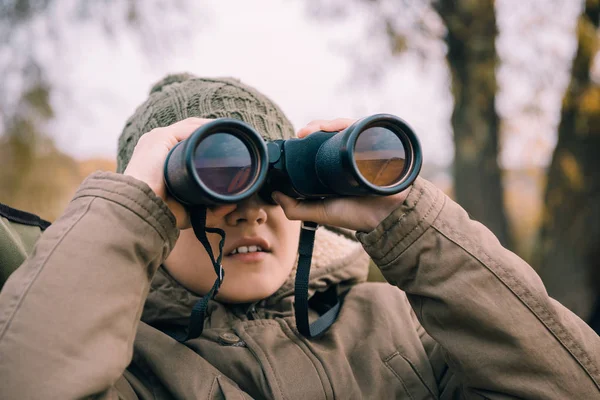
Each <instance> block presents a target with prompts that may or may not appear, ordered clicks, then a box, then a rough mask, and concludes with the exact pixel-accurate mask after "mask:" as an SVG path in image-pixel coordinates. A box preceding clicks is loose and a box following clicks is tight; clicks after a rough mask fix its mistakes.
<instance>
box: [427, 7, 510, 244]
mask: <svg viewBox="0 0 600 400" xmlns="http://www.w3.org/2000/svg"><path fill="white" fill-rule="evenodd" d="M433 6H434V8H435V9H436V10H437V12H438V13H439V15H440V17H441V18H442V20H443V21H444V24H445V25H446V29H447V32H446V36H445V41H446V44H447V46H448V52H447V55H446V59H447V61H448V66H449V68H450V71H451V75H452V94H453V97H454V110H453V113H452V128H453V131H454V146H455V153H454V190H455V196H456V200H457V201H458V203H460V204H461V205H462V206H463V207H464V208H465V210H467V212H468V213H469V214H470V215H471V216H472V217H473V218H474V219H476V220H478V221H480V222H482V223H483V224H484V225H486V226H487V227H488V228H489V229H490V230H491V231H493V232H494V233H495V234H496V236H497V237H498V239H499V240H500V242H501V243H502V244H503V245H505V246H508V247H511V246H512V239H511V231H510V229H509V226H508V220H507V218H506V213H505V208H504V198H503V186H502V176H501V172H500V167H499V165H498V136H499V118H498V114H497V112H496V105H495V97H496V91H497V84H496V66H497V63H498V57H497V55H496V44H495V41H496V36H497V33H498V29H497V26H496V17H495V10H494V0H481V1H471V0H438V1H436V2H434V3H433Z"/></svg>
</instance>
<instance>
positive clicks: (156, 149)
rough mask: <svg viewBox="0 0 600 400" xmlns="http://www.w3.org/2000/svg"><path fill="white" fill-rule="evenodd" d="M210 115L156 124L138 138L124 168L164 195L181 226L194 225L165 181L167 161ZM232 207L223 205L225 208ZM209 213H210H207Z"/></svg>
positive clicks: (159, 195)
mask: <svg viewBox="0 0 600 400" xmlns="http://www.w3.org/2000/svg"><path fill="white" fill-rule="evenodd" d="M210 121H212V120H210V119H203V118H187V119H184V120H182V121H179V122H177V123H174V124H173V125H169V126H167V127H164V128H156V129H153V130H151V131H150V132H148V133H146V134H144V135H143V136H142V137H141V138H140V140H139V141H138V143H137V145H136V146H135V149H134V151H133V155H132V156H131V160H130V161H129V164H128V165H127V168H126V169H125V172H123V174H124V175H129V176H133V177H134V178H136V179H139V180H141V181H143V182H146V183H147V184H148V186H150V188H151V189H152V190H153V191H154V193H156V195H157V196H158V197H160V198H162V199H163V200H164V201H165V202H166V203H167V206H169V209H170V210H171V212H173V215H175V218H176V219H177V227H178V228H180V229H185V228H189V227H190V219H189V215H188V213H187V211H186V209H185V208H184V207H183V205H181V204H180V203H179V202H177V201H176V200H175V199H173V198H172V197H171V196H170V195H169V193H168V192H167V187H166V186H165V181H164V175H163V171H164V164H165V160H166V159H167V155H168V154H169V151H170V150H171V149H172V148H173V147H174V146H175V145H176V144H177V143H179V142H181V141H182V140H185V139H187V138H188V137H190V135H191V134H192V133H193V132H194V131H195V130H196V129H198V128H199V127H200V126H202V125H204V124H206V123H207V122H210ZM230 208H231V207H229V208H228V207H221V208H219V211H222V212H225V211H227V210H229V211H231V210H230ZM207 217H208V216H207Z"/></svg>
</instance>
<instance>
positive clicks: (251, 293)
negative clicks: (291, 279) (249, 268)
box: [216, 277, 283, 304]
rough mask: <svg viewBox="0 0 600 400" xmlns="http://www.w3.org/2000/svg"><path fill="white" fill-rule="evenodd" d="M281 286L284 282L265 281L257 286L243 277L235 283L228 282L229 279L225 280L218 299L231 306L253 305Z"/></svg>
mask: <svg viewBox="0 0 600 400" xmlns="http://www.w3.org/2000/svg"><path fill="white" fill-rule="evenodd" d="M227 283H229V285H228V284H227ZM281 285H283V282H280V283H279V282H265V281H264V280H263V281H262V282H260V283H259V284H256V283H255V282H253V280H252V279H245V278H241V277H240V278H238V279H236V280H235V282H227V278H225V280H224V281H223V286H221V289H220V290H219V293H218V294H217V297H216V299H217V300H218V301H221V302H223V303H231V304H235V303H252V302H255V301H259V300H262V299H265V298H267V297H269V296H271V295H272V294H273V293H275V292H276V291H277V289H279V288H280V287H281Z"/></svg>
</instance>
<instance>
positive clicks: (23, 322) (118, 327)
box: [0, 172, 178, 399]
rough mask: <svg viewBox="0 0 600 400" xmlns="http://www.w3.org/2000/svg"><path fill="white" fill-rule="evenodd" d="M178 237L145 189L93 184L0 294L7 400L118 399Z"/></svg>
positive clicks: (122, 179)
mask: <svg viewBox="0 0 600 400" xmlns="http://www.w3.org/2000/svg"><path fill="white" fill-rule="evenodd" d="M177 235H178V230H177V228H176V226H175V218H174V217H173V215H172V214H171V212H170V210H169V209H168V208H167V206H166V204H165V203H164V202H163V201H162V200H161V199H159V198H158V197H157V196H156V195H155V194H154V193H153V192H152V190H151V189H150V188H149V187H148V186H147V185H145V184H144V183H142V182H140V181H137V180H135V179H133V178H131V177H127V176H123V175H118V174H115V173H109V172H98V173H95V174H92V175H91V176H90V177H88V178H87V179H86V180H85V181H84V183H83V184H82V185H81V186H80V188H79V189H78V191H77V192H76V194H75V196H74V198H73V200H72V201H71V203H70V204H69V205H68V207H67V209H66V211H65V213H64V215H63V216H62V217H60V218H59V219H58V220H57V221H56V222H55V223H54V224H52V226H50V227H49V228H48V229H47V230H46V231H45V232H44V234H43V235H42V236H41V237H40V239H39V241H38V242H37V244H36V247H35V249H34V251H33V253H32V254H31V255H30V256H29V258H28V259H27V260H26V261H25V263H24V264H23V265H22V266H21V267H19V268H18V269H17V270H16V271H15V272H14V273H13V274H12V275H11V276H10V278H9V279H8V281H7V282H6V284H5V286H4V287H3V289H2V292H0V398H2V399H13V398H14V399H16V398H18V399H36V398H60V399H71V398H83V397H87V396H91V395H96V396H98V397H102V398H104V397H112V396H113V395H114V393H116V390H115V388H114V387H113V385H114V384H115V383H116V382H117V380H118V379H119V378H120V377H121V375H122V374H123V371H124V370H125V368H126V367H127V365H128V364H129V362H130V360H131V357H132V351H133V350H132V349H133V340H134V337H135V332H136V327H137V324H138V321H139V318H140V314H141V312H142V306H143V304H144V301H145V299H146V296H147V293H148V290H149V286H150V280H151V278H152V276H153V274H154V272H155V271H156V269H157V268H158V266H159V265H160V264H161V263H162V262H163V260H164V259H165V258H166V257H167V255H168V254H169V252H170V251H171V249H172V247H173V246H174V244H175V242H176V240H177ZM117 389H118V388H117Z"/></svg>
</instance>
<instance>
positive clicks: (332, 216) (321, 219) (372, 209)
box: [273, 118, 410, 232]
mask: <svg viewBox="0 0 600 400" xmlns="http://www.w3.org/2000/svg"><path fill="white" fill-rule="evenodd" d="M354 122H355V120H353V119H348V118H338V119H334V120H330V121H326V120H318V121H312V122H310V123H309V124H308V125H306V126H305V127H304V128H302V129H300V130H299V131H298V133H297V134H298V137H300V138H303V137H306V136H308V135H310V134H311V133H313V132H317V131H326V132H336V131H341V130H344V129H346V128H347V127H349V126H350V125H352V124H353V123H354ZM409 190H410V189H406V190H404V191H402V192H400V193H397V194H395V195H391V196H362V197H341V198H329V199H325V200H296V199H293V198H291V197H288V196H286V195H284V194H283V193H281V192H275V193H274V197H273V198H274V200H275V201H276V202H277V203H278V204H279V205H280V206H281V207H282V208H283V211H284V212H285V215H286V217H287V218H288V219H291V220H301V221H313V222H316V223H318V224H320V225H330V226H338V227H340V228H347V229H352V230H355V231H360V232H370V231H372V230H373V229H375V227H376V226H377V225H379V223H380V222H381V221H383V220H384V219H385V218H386V217H387V216H388V215H389V214H390V213H391V212H392V211H394V210H395V209H396V208H398V207H399V206H400V204H402V202H404V200H405V199H406V196H407V195H408V191H409Z"/></svg>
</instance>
